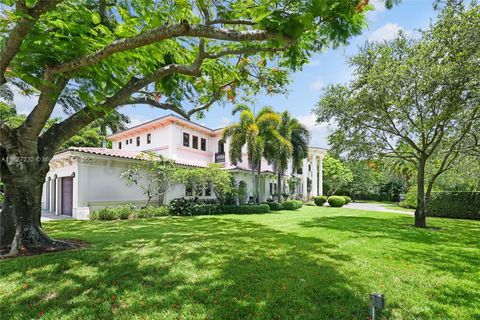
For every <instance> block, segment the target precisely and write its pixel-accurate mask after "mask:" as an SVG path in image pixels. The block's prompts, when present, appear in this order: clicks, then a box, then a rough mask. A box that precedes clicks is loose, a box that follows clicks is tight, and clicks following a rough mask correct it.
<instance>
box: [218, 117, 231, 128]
mask: <svg viewBox="0 0 480 320" xmlns="http://www.w3.org/2000/svg"><path fill="white" fill-rule="evenodd" d="M231 121H232V119H231V118H227V117H222V119H221V120H220V126H221V127H225V126H228V125H229V124H230V122H231Z"/></svg>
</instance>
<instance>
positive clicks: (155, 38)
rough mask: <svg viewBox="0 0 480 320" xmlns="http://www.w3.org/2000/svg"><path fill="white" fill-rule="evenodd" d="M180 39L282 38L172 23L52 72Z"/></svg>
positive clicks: (67, 70)
mask: <svg viewBox="0 0 480 320" xmlns="http://www.w3.org/2000/svg"><path fill="white" fill-rule="evenodd" d="M176 37H199V38H210V39H218V40H226V41H266V40H273V39H279V38H280V37H279V35H278V34H276V33H273V32H269V31H264V30H248V31H237V30H232V29H225V28H215V27H212V26H207V25H202V24H193V25H189V24H187V23H180V24H172V25H165V26H162V27H158V28H155V29H151V30H147V31H145V32H142V33H140V34H139V35H137V36H134V37H131V38H123V39H119V40H116V41H114V42H112V43H111V44H110V45H108V46H106V47H105V48H103V49H101V50H99V51H97V52H94V53H92V54H89V55H87V56H84V57H80V58H77V59H75V60H72V61H69V62H65V63H61V64H59V65H56V66H53V67H52V69H51V70H52V72H54V73H61V72H70V71H73V70H76V69H79V68H82V67H86V66H90V65H93V64H95V63H98V62H99V61H101V60H103V59H106V58H108V57H110V56H111V55H113V54H114V53H117V52H122V51H127V50H131V49H135V48H139V47H142V46H146V45H149V44H152V43H155V42H159V41H161V40H165V39H172V38H176Z"/></svg>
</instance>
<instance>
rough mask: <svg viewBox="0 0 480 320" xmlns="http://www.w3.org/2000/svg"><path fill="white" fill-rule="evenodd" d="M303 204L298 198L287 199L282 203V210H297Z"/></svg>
mask: <svg viewBox="0 0 480 320" xmlns="http://www.w3.org/2000/svg"><path fill="white" fill-rule="evenodd" d="M302 206H303V202H302V201H300V200H288V201H285V202H284V203H282V207H283V209H284V210H297V209H300V208H301V207H302Z"/></svg>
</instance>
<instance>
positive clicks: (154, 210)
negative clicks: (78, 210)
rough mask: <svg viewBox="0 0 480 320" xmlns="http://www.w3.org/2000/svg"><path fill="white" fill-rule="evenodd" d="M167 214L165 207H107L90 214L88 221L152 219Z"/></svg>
mask: <svg viewBox="0 0 480 320" xmlns="http://www.w3.org/2000/svg"><path fill="white" fill-rule="evenodd" d="M168 214H169V211H168V208H167V207H165V206H162V207H147V208H142V209H138V208H135V207H134V206H132V205H125V206H120V207H111V208H110V207H107V208H103V209H100V210H96V211H94V212H92V213H91V214H90V220H126V219H137V218H153V217H161V216H168Z"/></svg>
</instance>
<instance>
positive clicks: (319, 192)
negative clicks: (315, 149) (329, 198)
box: [318, 156, 323, 196]
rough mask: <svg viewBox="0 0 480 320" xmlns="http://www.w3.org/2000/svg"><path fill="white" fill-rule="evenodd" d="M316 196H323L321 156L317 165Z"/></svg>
mask: <svg viewBox="0 0 480 320" xmlns="http://www.w3.org/2000/svg"><path fill="white" fill-rule="evenodd" d="M318 195H319V196H323V156H320V158H319V165H318Z"/></svg>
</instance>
